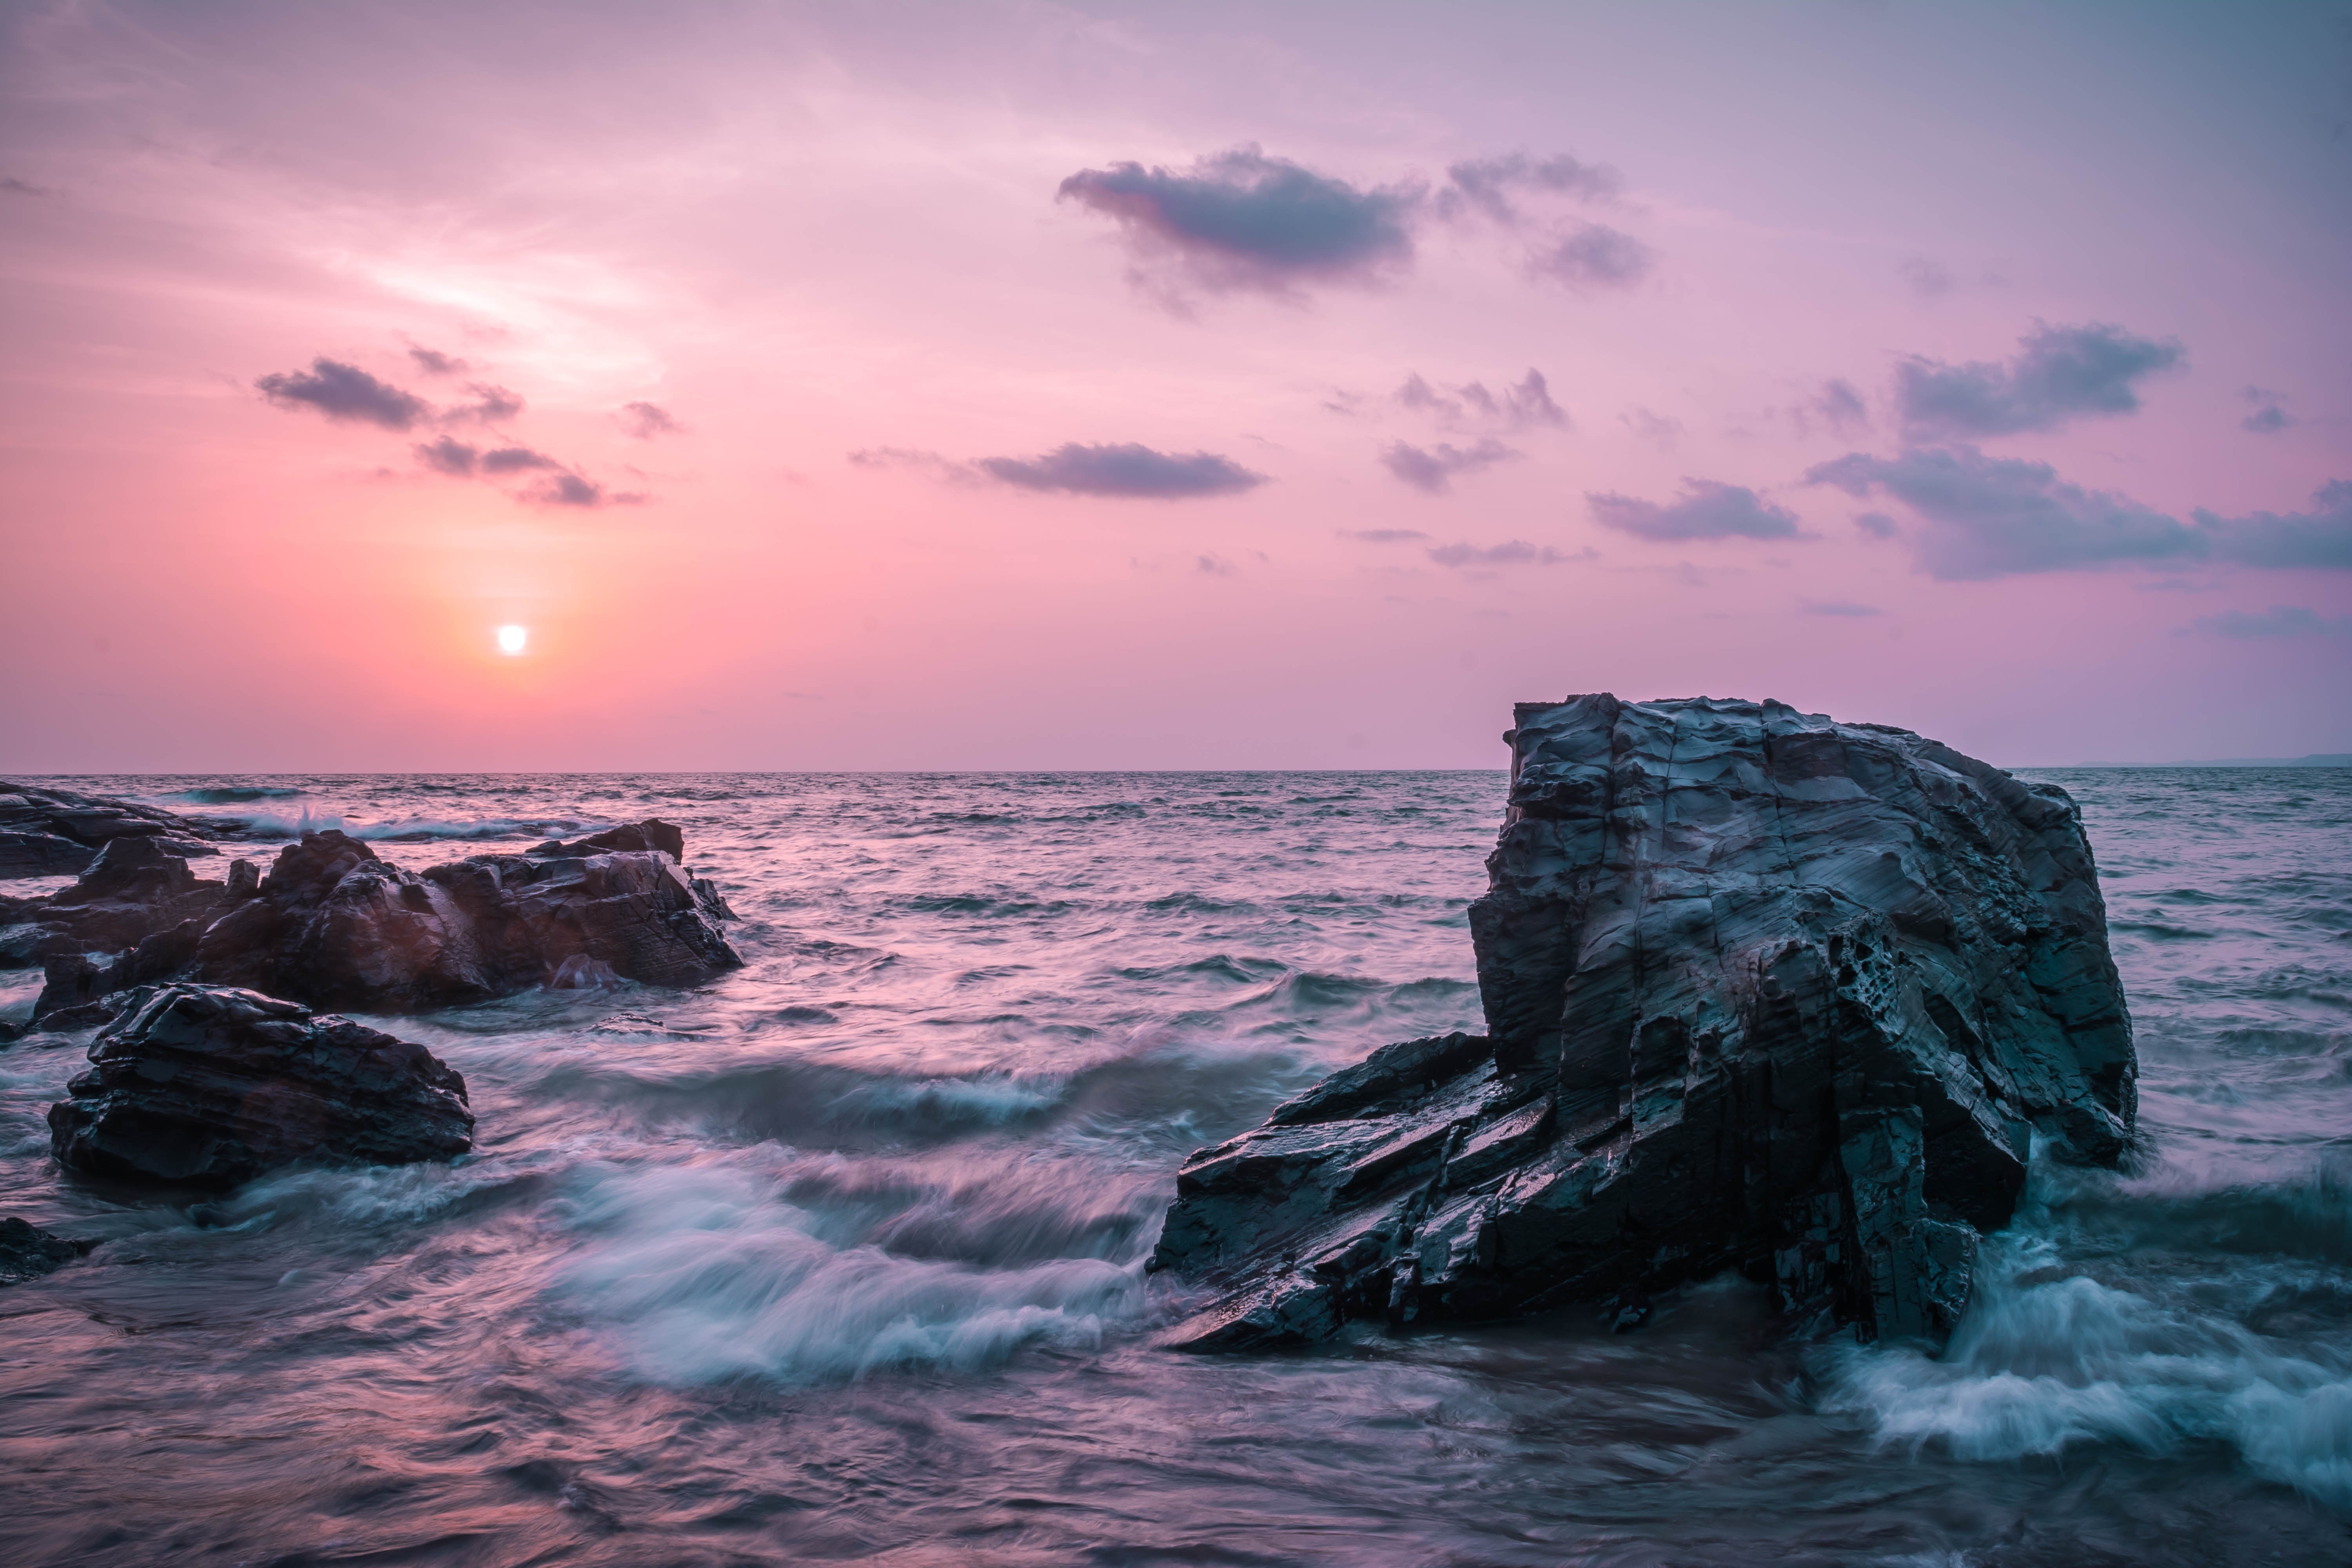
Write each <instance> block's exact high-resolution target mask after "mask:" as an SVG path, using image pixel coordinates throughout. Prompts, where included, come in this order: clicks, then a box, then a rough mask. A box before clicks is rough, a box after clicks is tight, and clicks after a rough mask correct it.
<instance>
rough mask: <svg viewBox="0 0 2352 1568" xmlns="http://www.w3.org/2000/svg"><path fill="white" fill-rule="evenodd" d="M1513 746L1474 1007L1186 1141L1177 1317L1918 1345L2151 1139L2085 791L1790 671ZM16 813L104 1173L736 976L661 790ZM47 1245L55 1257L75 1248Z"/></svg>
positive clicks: (29, 951)
mask: <svg viewBox="0 0 2352 1568" xmlns="http://www.w3.org/2000/svg"><path fill="white" fill-rule="evenodd" d="M1506 738H1507V742H1508V743H1509V744H1510V745H1511V748H1512V763H1513V766H1512V781H1511V790H1510V797H1509V805H1508V808H1507V815H1506V817H1505V821H1504V824H1503V827H1502V830H1501V834H1500V837H1499V839H1498V842H1497V846H1496V850H1495V852H1494V854H1493V856H1492V857H1490V858H1489V860H1488V874H1489V887H1488V889H1487V891H1486V895H1485V896H1484V897H1483V898H1481V899H1479V900H1477V901H1476V902H1475V904H1474V905H1473V906H1472V910H1471V921H1470V923H1471V928H1472V936H1473V941H1474V943H1475V948H1476V952H1477V964H1478V975H1479V985H1480V991H1481V996H1482V1000H1483V1003H1484V1008H1485V1012H1486V1025H1487V1027H1486V1033H1485V1034H1483V1035H1470V1034H1454V1035H1449V1036H1444V1037H1438V1038H1433V1039H1423V1040H1413V1041H1406V1042H1403V1043H1401V1044H1397V1045H1392V1046H1389V1047H1384V1048H1383V1049H1381V1050H1380V1051H1377V1052H1375V1053H1374V1054H1373V1055H1372V1056H1371V1057H1370V1058H1369V1059H1367V1060H1366V1061H1365V1062H1363V1063H1361V1064H1360V1065H1359V1066H1356V1067H1353V1068H1349V1069H1347V1070H1345V1071H1343V1072H1340V1073H1338V1074H1335V1075H1334V1076H1332V1077H1331V1078H1329V1079H1326V1080H1325V1081H1323V1082H1322V1083H1320V1084H1318V1085H1317V1086H1316V1087H1315V1088H1313V1089H1310V1090H1309V1091H1307V1093H1306V1094H1304V1095H1301V1096H1299V1097H1297V1099H1295V1100H1292V1101H1290V1102H1289V1103H1287V1104H1286V1105H1283V1106H1281V1107H1279V1108H1277V1109H1276V1110H1275V1111H1274V1112H1273V1114H1272V1115H1271V1116H1270V1117H1268V1119H1267V1120H1266V1121H1265V1124H1264V1125H1263V1126H1262V1127H1260V1128H1258V1129H1256V1130H1255V1131H1250V1132H1246V1133H1244V1134H1243V1135H1241V1136H1240V1137H1237V1138H1234V1139H1232V1140H1230V1141H1228V1142H1224V1143H1222V1144H1219V1145H1217V1146H1215V1147H1213V1148H1209V1149H1203V1150H1201V1151H1200V1152H1196V1153H1195V1154H1194V1155H1193V1156H1192V1159H1191V1160H1190V1161H1188V1162H1187V1163H1185V1165H1184V1167H1183V1169H1182V1170H1181V1173H1179V1175H1178V1177H1177V1182H1176V1197H1175V1201H1174V1203H1173V1204H1172V1205H1171V1208H1170V1210H1169V1212H1168V1216H1167V1220H1166V1223H1165V1226H1164V1227H1163V1230H1162V1234H1161V1236H1160V1240H1159V1243H1158V1246H1157V1248H1156V1249H1155V1251H1154V1253H1153V1255H1152V1257H1151V1259H1150V1269H1151V1271H1152V1272H1154V1273H1155V1274H1157V1275H1159V1276H1160V1277H1161V1278H1162V1280H1163V1282H1164V1283H1166V1284H1167V1285H1169V1286H1170V1287H1171V1299H1172V1300H1176V1301H1179V1302H1181V1303H1184V1304H1185V1306H1184V1313H1183V1316H1182V1317H1181V1321H1178V1322H1177V1323H1175V1325H1174V1326H1173V1327H1171V1328H1170V1329H1168V1330H1167V1331H1165V1332H1164V1333H1163V1334H1162V1335H1161V1342H1162V1343H1165V1344H1167V1345H1170V1346H1171V1347H1175V1348H1181V1349H1187V1350H1249V1349H1257V1348H1262V1347H1267V1346H1274V1345H1280V1344H1287V1343H1299V1342H1312V1341H1316V1340H1320V1339H1325V1338H1328V1337H1330V1336H1331V1335H1333V1334H1336V1333H1338V1332H1339V1331H1341V1330H1343V1329H1344V1328H1346V1327H1347V1326H1348V1325H1349V1324H1354V1323H1367V1324H1385V1325H1389V1326H1392V1327H1402V1326H1405V1325H1410V1324H1415V1323H1436V1322H1447V1321H1479V1320H1487V1319H1497V1318H1507V1317H1512V1316H1517V1315H1521V1314H1525V1313H1529V1312H1535V1311H1540V1310H1547V1309H1549V1308H1553V1307H1559V1306H1563V1305H1570V1304H1573V1303H1578V1302H1587V1303H1600V1304H1602V1305H1603V1306H1604V1308H1605V1310H1607V1311H1608V1312H1610V1313H1611V1314H1612V1316H1613V1317H1614V1319H1615V1321H1617V1322H1618V1323H1619V1324H1620V1326H1625V1327H1630V1326H1633V1325H1634V1324H1638V1323H1639V1322H1640V1321H1642V1319H1643V1317H1644V1316H1645V1315H1646V1312H1647V1310H1648V1303H1649V1300H1650V1298H1651V1297H1652V1296H1653V1295H1654V1294H1655V1293H1657V1292H1660V1291H1663V1290H1666V1289H1673V1288H1674V1287H1675V1286H1677V1285H1680V1284H1683V1283H1686V1282H1690V1281H1696V1280H1698V1279H1705V1278H1706V1277H1708V1276H1710V1275H1713V1274H1716V1273H1719V1272H1721V1271H1723V1270H1726V1269H1738V1270H1739V1271H1741V1272H1743V1273H1745V1274H1747V1275H1748V1276H1750V1277H1752V1278H1755V1279H1759V1280H1761V1281H1763V1282H1765V1283H1766V1284H1767V1285H1768V1286H1769V1289H1771V1290H1772V1292H1773V1295H1774V1298H1775V1300H1776V1302H1777V1304H1778V1306H1779V1308H1780V1311H1781V1313H1782V1314H1783V1316H1784V1321H1786V1322H1788V1323H1790V1324H1791V1325H1802V1324H1810V1325H1812V1326H1814V1327H1815V1328H1819V1327H1822V1326H1825V1325H1828V1324H1831V1323H1843V1324H1850V1325H1852V1326H1853V1329H1854V1330H1855V1331H1856V1332H1858V1333H1859V1334H1860V1335H1862V1336H1863V1337H1864V1338H1878V1337H1895V1338H1903V1339H1909V1340H1915V1341H1922V1342H1939V1341H1940V1340H1941V1339H1942V1338H1944V1337H1945V1336H1946V1335H1948V1333H1949V1331H1951V1329H1952V1327H1953V1325H1954V1324H1955V1323H1956V1322H1957V1321H1958V1318H1959V1316H1960V1315H1961V1313H1962V1312H1963V1311H1964V1310H1966V1308H1967V1305H1968V1301H1969V1296H1970V1292H1971V1289H1972V1288H1973V1282H1974V1271H1975V1268H1976V1258H1977V1253H1978V1238H1979V1237H1980V1236H1981V1235H1983V1234H1985V1233H1987V1232H1990V1231H1991V1230H1995V1229H1998V1228H1999V1227H2000V1226H2002V1225H2004V1224H2005V1223H2007V1221H2008V1219H2009V1218H2010V1216H2011V1213H2012V1211H2013V1209H2014V1207H2015V1205H2016V1204H2017V1201H2018V1199H2019V1196H2020V1194H2021V1192H2022V1189H2023V1185H2024V1181H2025V1172H2026V1165H2027V1163H2028V1160H2029V1157H2030V1155H2031V1153H2032V1149H2033V1147H2034V1145H2035V1143H2036V1142H2037V1141H2039V1142H2042V1144H2044V1145H2045V1146H2046V1147H2047V1148H2048V1149H2050V1150H2051V1151H2052V1152H2054V1153H2056V1154H2057V1155H2058V1156H2059V1157H2061V1158H2065V1159H2071V1160H2075V1161H2079V1162H2083V1163H2094V1164H2102V1165H2108V1166H2112V1165H2115V1164H2116V1163H2118V1162H2119V1161H2120V1160H2121V1159H2123V1158H2124V1156H2125V1154H2126V1152H2127V1151H2128V1150H2129V1148H2130V1147H2131V1145H2132V1141H2133V1138H2134V1117H2135V1110H2136V1104H2135V1081H2136V1072H2137V1069H2136V1059H2135V1057H2134V1053H2133V1045H2132V1036H2131V1025H2130V1019H2129V1016H2128V1013H2127V1011H2126V1007H2125V1003H2124V998H2123V994H2122V989H2121V985H2120V983H2119V981H2118V978H2117V975H2116V967H2115V964H2114V962H2113V959H2112V957H2111V955H2110V953H2109V952H2108V943H2107V933H2106V924H2105V907H2104V904H2103V902H2102V900H2101V898H2100V893H2099V889H2098V883H2097V877H2096V871H2095V867H2094V865H2093V862H2092V858H2091V852H2090V847H2089V844H2088V841H2087V839H2086V838H2085V837H2084V831H2083V827H2082V822H2081V817H2080V815H2079V814H2078V813H2077V812H2076V810H2075V809H2074V805H2073V802H2072V801H2071V800H2070V799H2069V798H2068V797H2067V795H2065V793H2064V792H2063V791H2062V790H2058V789H2055V788H2053V787H2050V786H2046V785H2039V784H2028V783H2025V782H2022V781H2021V780H2018V779H2016V778H2014V777H2012V776H2011V775H2010V774H2008V773H2003V772H2001V771H2000V770H1999V769H1996V768H1992V767H1990V766H1988V765H1986V764H1984V763H1979V762H1976V761H1974V760H1973V759H1970V758H1968V757H1965V756H1962V755H1960V754H1959V753H1958V752H1953V751H1951V750H1950V749H1949V748H1947V747H1944V746H1941V745H1939V744H1937V743H1936V742H1932V741H1927V740H1924V739H1922V738H1921V737H1919V736H1917V735H1914V734H1911V733H1909V732H1907V731H1900V730H1894V729H1888V728H1885V727H1882V726H1876V725H1866V724H1841V723H1838V722H1836V721H1832V720H1830V719H1827V718H1824V717H1822V716H1820V715H1807V714H1801V713H1799V712H1797V711H1795V710H1791V709H1789V708H1787V707H1785V706H1782V705H1780V704H1777V703H1769V702H1768V703H1761V704H1758V703H1748V702H1738V701H1729V700H1709V699H1694V700H1674V701H1658V702H1647V703H1629V702H1622V701H1620V700H1618V699H1616V698H1614V697H1612V696H1609V695H1606V694H1599V695H1593V696H1587V697H1578V698H1572V699H1570V700H1566V701H1564V702H1559V703H1538V704H1522V705H1521V706H1520V708H1519V709H1518V710H1517V722H1516V725H1515V727H1514V729H1513V730H1512V731H1510V732H1509V734H1508V735H1507V737H1506ZM8 802H15V803H17V804H16V805H14V806H9V807H8V809H10V810H15V811H17V812H18V813H19V815H18V816H16V817H13V818H8V819H7V820H8V821H10V822H12V823H15V822H21V823H25V824H35V826H21V827H14V828H12V829H11V831H14V832H16V834H17V836H18V837H17V838H16V840H14V841H12V842H13V843H14V844H15V846H16V847H15V848H14V849H13V850H11V851H10V852H11V853H13V854H15V855H16V859H15V860H13V861H10V862H8V864H38V865H49V864H55V863H57V862H58V861H59V860H62V859H64V858H71V857H72V856H73V855H80V856H82V857H83V860H82V863H81V865H80V866H79V875H78V879H77V880H76V881H75V882H74V884H73V885H72V886H71V887H69V888H67V889H62V890H60V891H58V892H56V893H53V894H50V895H48V896H47V897H46V898H38V899H16V900H5V902H0V966H5V965H15V966H18V967H22V966H25V965H27V964H31V963H40V964H42V965H43V968H44V980H45V984H44V985H43V988H42V992H41V994H40V997H39V999H38V1001H37V1004H36V1009H35V1017H34V1021H33V1027H34V1028H35V1029H37V1030H41V1031H47V1032H49V1033H52V1034H56V1033H62V1032H66V1031H70V1030H77V1029H80V1028H86V1027H90V1026H101V1027H100V1030H99V1033H98V1035H97V1037H96V1039H95V1041H94V1042H93V1043H92V1045H91V1046H90V1047H89V1058H90V1061H91V1064H92V1066H91V1068H90V1070H89V1071H88V1072H85V1073H83V1074H81V1075H80V1076H79V1077H78V1078H76V1079H74V1080H73V1082H72V1083H71V1085H70V1086H69V1091H68V1099H66V1100H60V1101H58V1103H57V1104H56V1105H55V1106H53V1107H52V1108H51V1110H50V1111H49V1125H50V1129H51V1140H52V1153H53V1155H54V1157H55V1158H56V1159H57V1160H58V1163H59V1164H60V1165H61V1166H62V1167H63V1168H65V1169H67V1170H68V1171H72V1172H76V1173H80V1174H82V1175H85V1176H91V1177H100V1178H104V1179H110V1180H118V1181H131V1182H143V1183H149V1184H163V1185H166V1186H172V1187H222V1186H228V1185H234V1184H237V1183H240V1182H243V1181H246V1180H248V1179H250V1178H251V1177H253V1176H255V1175H257V1174H260V1173H263V1172H265V1171H268V1170H271V1169H275V1168H278V1167H280V1166H283V1165H288V1164H293V1163H374V1164H391V1163H412V1162H416V1161H430V1160H445V1159H451V1158H456V1157H457V1156H459V1155H462V1154H463V1153H465V1152H467V1150H468V1149H469V1148H470V1147H471V1142H472V1134H473V1128H474V1121H473V1115H472V1111H471V1110H470V1107H469V1106H468V1104H467V1095H466V1087H465V1083H464V1080H463V1079H461V1078H460V1077H459V1076H458V1075H457V1073H456V1072H455V1071H453V1070H451V1069H450V1068H448V1067H447V1066H446V1064H444V1063H442V1062H440V1061H439V1060H438V1059H436V1058H434V1057H433V1056H432V1055H431V1053H430V1052H428V1051H426V1050H425V1048H424V1047H421V1046H417V1045H415V1044H413V1043H410V1042H406V1041H403V1040H401V1039H398V1038H397V1037H394V1036H393V1035H390V1034H386V1033H383V1032H382V1031H380V1030H377V1029H373V1028H370V1027H368V1026H363V1025H361V1024H357V1023H354V1022H352V1021H351V1020H350V1019H347V1018H344V1017H341V1016H339V1015H338V1014H337V1013H335V1012H333V1011H331V1009H339V1008H350V1009H355V1010H362V1011H366V1012H373V1013H379V1014H384V1013H407V1012H416V1011H420V1010H424V1009H428V1008H435V1007H440V1006H446V1005H456V1004H462V1003H467V1002H473V1001H478V1000H483V999H486V998H489V997H494V996H499V995H505V994H512V993H514V992H517V991H521V990H526V989H530V988H532V987H538V986H548V987H557V988H561V987H566V986H577V985H590V984H603V983H607V982H610V981H614V980H630V981H636V982H640V983H643V984H656V985H694V984H702V983H704V982H707V981H709V980H710V979H712V978H714V977H716V976H717V975H719V974H721V973H725V972H727V971H729V970H730V969H734V968H737V967H740V965H741V963H742V960H741V958H740V956H739V955H738V954H737V953H736V952H735V951H734V949H733V947H732V946H731V945H730V943H729V942H728V941H727V938H726V935H725V933H724V931H723V930H722V927H721V922H722V921H725V920H728V919H730V918H731V911H730V910H728V909H727V907H726V905H725V903H724V901H723V900H721V899H720V898H719V893H718V890H717V889H716V888H715V887H713V886H712V885H711V884H710V883H709V881H708V880H705V879H696V878H692V877H690V876H689V875H688V873H687V872H686V870H685V869H684V868H683V866H682V864H681V860H682V857H683V854H684V838H683V835H682V834H681V833H680V832H679V830H678V829H677V827H675V826H671V825H668V824H666V823H663V822H659V821H656V820H648V821H646V822H642V823H637V824H634V825H631V826H625V827H620V828H614V829H612V830H609V831H607V832H604V833H600V834H595V835H592V836H590V837H585V838H582V839H579V840H576V841H573V842H570V843H564V842H559V841H549V842H546V843H542V844H539V845H536V846H534V847H531V848H529V849H527V850H524V851H522V852H521V853H520V854H488V855H476V856H471V857H467V858H463V859H460V860H457V861H453V862H450V863H447V864H444V865H439V866H435V867H432V868H428V869H426V870H424V871H421V872H415V871H409V870H406V869H404V868H398V867H394V866H392V865H389V864H387V863H385V862H384V861H383V860H382V859H381V858H378V857H377V855H376V854H375V852H374V850H373V849H372V848H371V847H369V846H368V845H367V844H365V843H364V842H362V841H360V840H358V839H355V838H352V837H349V836H348V835H346V834H344V833H342V832H340V831H334V830H328V831H323V832H306V833H304V834H303V835H302V836H301V837H300V839H299V842H297V843H294V844H290V845H288V846H287V847H284V848H283V849H281V850H280V851H279V852H278V855H277V857H276V858H275V860H274V861H273V862H272V864H271V865H270V866H269V868H268V870H267V871H266V872H265V871H263V870H262V869H261V868H258V867H257V866H256V865H255V864H254V863H253V862H251V861H248V860H244V859H236V860H232V861H231V862H229V864H228V866H227V868H226V873H225V875H224V876H223V877H222V879H220V880H218V881H213V880H208V879H200V878H199V877H198V876H197V875H196V873H195V871H194V868H192V864H191V863H192V861H194V860H199V859H202V858H205V857H208V856H216V855H217V854H218V851H217V850H216V849H215V848H214V847H212V846H211V845H210V844H207V843H205V842H204V841H203V840H202V839H201V838H199V837H195V835H197V834H199V833H201V832H202V831H204V827H205V825H203V824H199V823H194V822H192V821H189V820H187V819H182V818H175V817H172V816H170V814H166V813H154V812H150V811H149V810H148V808H144V807H134V806H129V805H121V803H110V802H97V801H92V800H90V799H89V798H88V797H82V796H69V795H66V794H64V793H63V792H57V791H41V790H35V789H31V788H29V787H20V788H18V789H16V790H15V791H14V793H11V794H7V795H0V805H5V803H8ZM118 808H119V809H118ZM44 814H46V815H44ZM40 825H46V826H40ZM35 839H38V840H40V842H37V843H36V842H33V841H34V840H35ZM51 839H54V840H56V841H57V845H52V844H50V843H48V842H47V840H51ZM58 845H63V846H66V847H58ZM0 874H7V875H35V874H40V873H37V872H26V871H16V872H5V873H0ZM0 1239H5V1238H0ZM53 1242H54V1243H55V1244H54V1245H50V1244H51V1243H53ZM12 1245H13V1244H12ZM26 1245H27V1246H33V1247H34V1251H33V1252H31V1253H27V1254H26V1257H28V1258H47V1259H50V1260H51V1261H50V1262H49V1264H48V1266H50V1267H54V1266H55V1265H56V1263H57V1262H58V1261H63V1260H69V1259H67V1258H65V1257H64V1255H62V1254H59V1253H58V1251H57V1248H58V1247H72V1246H75V1245H79V1244H71V1243H64V1242H55V1238H46V1239H45V1240H42V1241H40V1242H39V1243H38V1244H37V1245H36V1244H34V1243H32V1242H27V1243H26ZM10 1256H12V1257H13V1256H14V1254H10Z"/></svg>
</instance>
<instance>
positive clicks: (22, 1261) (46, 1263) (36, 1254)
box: [0, 1215, 98, 1285]
mask: <svg viewBox="0 0 2352 1568" xmlns="http://www.w3.org/2000/svg"><path fill="white" fill-rule="evenodd" d="M97 1246H98V1243H96V1242H95V1241H79V1240H70V1239H68V1238H67V1237H62V1236H51V1235H50V1234H49V1233H48V1232H47V1231H46V1230H43V1229H41V1228H40V1227H39V1226H36V1225H34V1224H32V1223H30V1222H29V1221H26V1220H21V1219H18V1218H16V1216H15V1215H9V1216H8V1217H7V1218H5V1219H0V1285H22V1284H23V1283H24V1282H25V1281H26V1280H27V1279H39V1278H40V1277H41V1276H42V1275H44V1274H54V1273H56V1272H57V1271H58V1269H60V1268H64V1267H65V1266H66V1265H67V1264H68V1263H71V1262H72V1261H73V1260H74V1259H75V1258H81V1257H85V1256H87V1255H88V1254H89V1252H90V1251H91V1250H92V1249H93V1248H95V1247H97Z"/></svg>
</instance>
